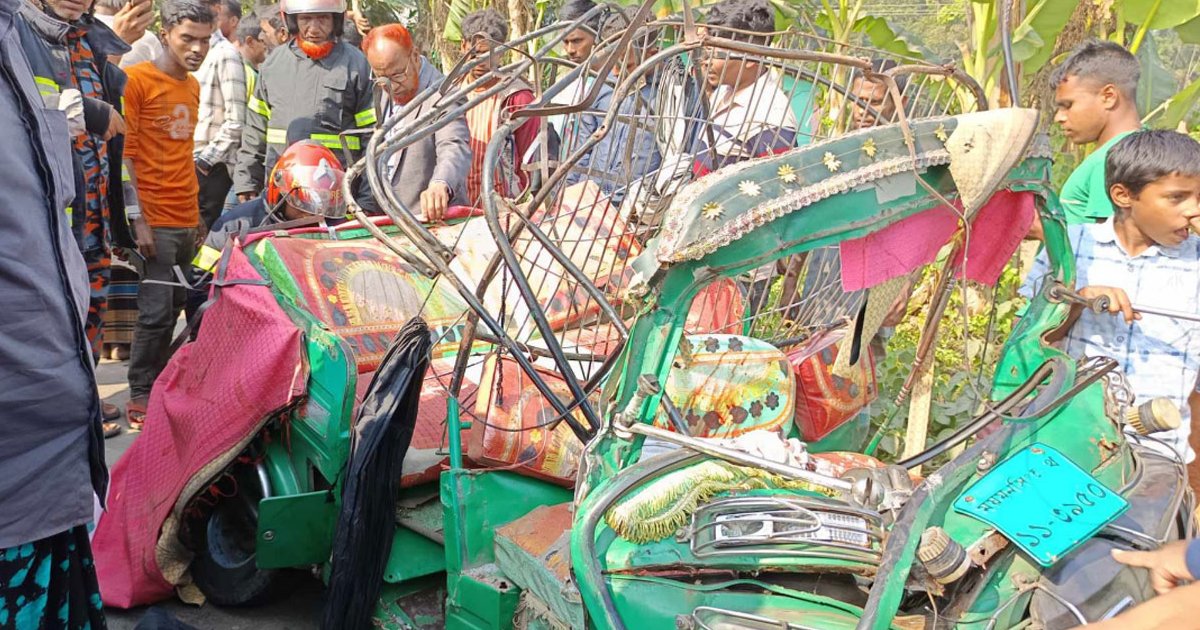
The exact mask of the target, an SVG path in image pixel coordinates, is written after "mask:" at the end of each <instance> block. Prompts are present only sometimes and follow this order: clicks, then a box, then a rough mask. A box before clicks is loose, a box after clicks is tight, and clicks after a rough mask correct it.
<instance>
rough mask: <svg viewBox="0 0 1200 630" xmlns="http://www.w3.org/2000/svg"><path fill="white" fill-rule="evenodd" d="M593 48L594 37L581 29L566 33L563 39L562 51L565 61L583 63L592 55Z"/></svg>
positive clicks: (594, 43)
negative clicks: (565, 56)
mask: <svg viewBox="0 0 1200 630" xmlns="http://www.w3.org/2000/svg"><path fill="white" fill-rule="evenodd" d="M595 46H596V36H595V35H593V34H592V33H591V32H589V31H586V30H584V29H582V28H577V29H575V30H573V31H571V32H570V33H567V36H566V38H564V39H563V51H564V52H566V53H567V59H570V60H571V61H573V62H574V63H583V61H584V60H585V59H587V58H588V56H589V55H591V54H592V48H594V47H595Z"/></svg>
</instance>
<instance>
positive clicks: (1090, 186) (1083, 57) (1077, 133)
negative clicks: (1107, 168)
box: [1050, 41, 1142, 223]
mask: <svg viewBox="0 0 1200 630" xmlns="http://www.w3.org/2000/svg"><path fill="white" fill-rule="evenodd" d="M1140 75H1141V71H1140V69H1139V68H1138V61H1137V59H1136V58H1135V57H1134V56H1133V55H1132V54H1130V53H1129V51H1128V50H1125V49H1124V48H1122V47H1121V46H1119V45H1117V44H1114V43H1112V42H1101V41H1092V42H1088V43H1086V44H1084V45H1082V46H1080V47H1079V48H1078V49H1077V50H1076V51H1075V52H1074V53H1072V54H1071V56H1070V57H1068V58H1067V60H1066V61H1065V62H1063V64H1062V65H1061V66H1059V67H1058V69H1056V70H1055V71H1054V75H1053V76H1052V77H1051V79H1050V80H1051V83H1052V85H1054V86H1055V90H1054V122H1056V123H1058V124H1059V125H1061V126H1062V130H1063V135H1065V136H1066V137H1067V139H1068V140H1070V141H1071V142H1073V143H1075V144H1089V143H1096V150H1095V151H1093V152H1092V153H1091V155H1088V156H1087V158H1085V159H1084V160H1083V162H1081V163H1080V164H1079V166H1078V167H1076V169H1075V171H1074V172H1072V173H1071V176H1070V177H1068V178H1067V183H1066V184H1065V185H1063V189H1062V193H1061V194H1060V195H1059V198H1060V199H1061V201H1062V205H1063V210H1064V211H1065V212H1066V214H1067V223H1085V222H1095V221H1103V220H1105V219H1107V218H1108V217H1110V216H1112V204H1111V203H1109V201H1108V187H1107V186H1106V185H1105V183H1104V159H1105V156H1107V155H1108V151H1109V150H1110V149H1111V148H1112V147H1113V145H1114V144H1116V143H1117V141H1119V140H1120V139H1121V138H1124V137H1125V136H1126V135H1128V134H1130V133H1132V132H1134V131H1137V130H1138V129H1140V128H1141V126H1142V119H1141V116H1139V115H1138V110H1137V85H1138V77H1139V76H1140Z"/></svg>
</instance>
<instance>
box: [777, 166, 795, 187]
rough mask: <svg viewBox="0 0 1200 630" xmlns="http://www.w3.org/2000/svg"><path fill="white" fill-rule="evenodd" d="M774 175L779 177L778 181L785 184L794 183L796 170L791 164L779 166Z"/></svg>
mask: <svg viewBox="0 0 1200 630" xmlns="http://www.w3.org/2000/svg"><path fill="white" fill-rule="evenodd" d="M776 174H777V175H779V179H780V181H782V182H783V183H785V184H794V183H796V179H797V177H796V169H795V168H793V167H792V165H791V164H781V165H780V166H779V171H778V172H777V173H776Z"/></svg>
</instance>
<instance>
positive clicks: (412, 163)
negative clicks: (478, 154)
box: [363, 24, 471, 222]
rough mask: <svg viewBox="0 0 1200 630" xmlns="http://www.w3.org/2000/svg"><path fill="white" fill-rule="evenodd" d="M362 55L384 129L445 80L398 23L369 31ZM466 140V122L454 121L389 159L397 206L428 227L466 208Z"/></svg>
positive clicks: (419, 112)
mask: <svg viewBox="0 0 1200 630" xmlns="http://www.w3.org/2000/svg"><path fill="white" fill-rule="evenodd" d="M363 50H365V51H366V53H367V62H368V63H370V64H371V70H372V71H373V72H374V73H375V77H376V78H375V82H376V85H377V86H378V87H379V89H380V92H381V94H380V98H379V103H378V113H379V119H380V120H381V121H383V122H384V124H387V121H389V120H391V119H392V118H393V117H395V116H399V115H400V113H401V112H402V111H403V110H404V106H405V105H407V104H409V103H410V102H412V100H413V98H414V97H416V96H417V95H418V94H420V93H422V92H424V91H425V90H426V89H427V88H429V87H430V86H432V85H437V84H440V83H441V82H442V81H443V80H445V77H444V76H442V73H440V72H438V71H437V69H436V68H434V67H433V64H431V63H429V61H428V60H426V59H425V57H423V56H422V55H421V53H420V52H419V51H418V50H417V49H416V47H415V46H414V45H413V41H412V36H411V35H410V34H409V32H408V29H406V28H404V27H403V26H401V25H399V24H387V25H384V26H380V27H376V28H373V29H371V31H370V32H369V33H367V37H366V39H365V40H364V41H363ZM439 102H440V97H439V96H437V95H435V96H433V97H431V98H428V99H426V100H425V101H424V102H423V103H421V104H420V106H419V107H417V108H416V109H415V110H414V111H412V112H410V113H409V114H408V115H407V116H406V119H408V120H416V119H417V118H419V117H420V116H423V115H424V114H426V113H427V112H428V111H429V110H430V109H431V108H433V107H435V106H437V105H438V103H439ZM470 137H471V136H470V132H469V131H468V129H467V122H466V118H458V119H456V120H454V121H452V122H451V123H450V124H448V125H446V126H444V127H442V128H441V129H439V130H438V131H436V132H435V133H433V134H430V135H429V136H427V137H425V138H422V139H421V140H419V141H417V142H415V143H413V144H412V145H410V146H409V147H407V148H406V149H405V150H404V151H400V152H398V153H397V154H395V155H393V156H392V158H391V160H390V161H389V163H388V165H387V169H386V172H387V175H388V177H389V181H390V183H391V185H392V187H393V188H394V189H395V191H396V195H397V197H399V199H400V201H401V203H403V204H404V205H405V206H406V207H407V208H408V209H409V210H411V211H414V212H415V211H416V210H418V209H419V210H420V213H421V214H422V215H423V217H424V219H425V220H426V221H431V222H432V221H440V220H441V219H442V217H443V216H445V213H446V208H447V207H449V206H450V205H463V204H466V203H469V202H468V201H467V193H466V184H467V173H468V172H469V171H470V170H471V140H470Z"/></svg>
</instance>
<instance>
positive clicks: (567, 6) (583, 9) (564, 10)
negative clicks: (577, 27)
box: [558, 0, 600, 35]
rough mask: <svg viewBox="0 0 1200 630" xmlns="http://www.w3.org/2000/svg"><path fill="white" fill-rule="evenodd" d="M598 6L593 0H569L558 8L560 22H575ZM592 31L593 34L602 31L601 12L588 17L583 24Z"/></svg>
mask: <svg viewBox="0 0 1200 630" xmlns="http://www.w3.org/2000/svg"><path fill="white" fill-rule="evenodd" d="M595 8H596V3H595V2H593V1H592V0H567V1H566V2H564V3H563V5H562V6H561V7H559V8H558V21H559V22H574V21H575V20H578V19H579V18H581V17H583V16H584V14H586V13H587V12H588V11H591V10H592V9H595ZM581 26H582V27H583V28H586V29H588V30H590V31H591V32H592V34H593V35H595V34H597V33H599V32H600V12H597V13H596V14H595V15H593V16H592V17H590V18H588V19H587V20H586V21H585V22H584V23H583V24H582V25H581Z"/></svg>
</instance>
